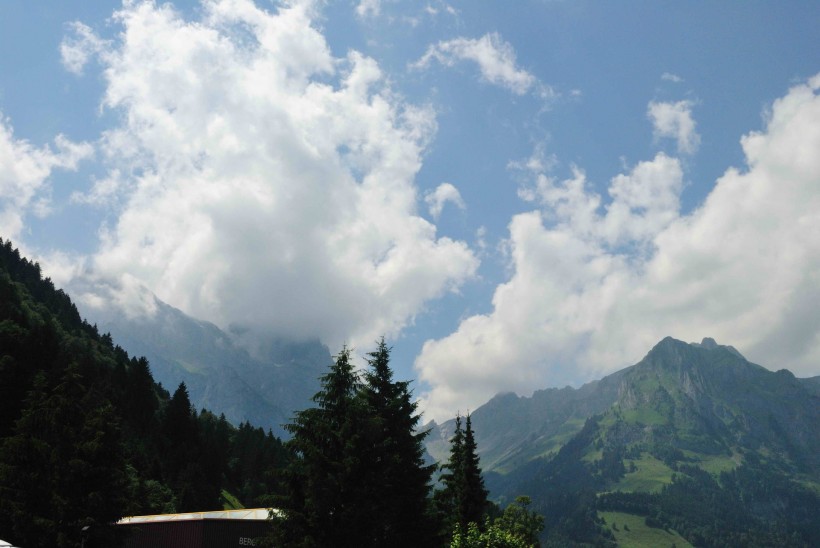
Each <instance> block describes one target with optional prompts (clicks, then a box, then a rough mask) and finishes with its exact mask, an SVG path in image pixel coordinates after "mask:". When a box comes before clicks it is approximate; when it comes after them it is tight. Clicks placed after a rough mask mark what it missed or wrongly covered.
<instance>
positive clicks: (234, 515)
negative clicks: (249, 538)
mask: <svg viewBox="0 0 820 548" xmlns="http://www.w3.org/2000/svg"><path fill="white" fill-rule="evenodd" d="M269 515H270V509H269V508H243V509H241V510H215V511H213V512H188V513H185V514H157V515H153V516H129V517H125V518H122V519H121V520H119V521H118V522H117V524H118V525H128V524H130V523H153V522H158V521H188V520H208V519H214V520H217V519H248V520H266V519H268V516H269ZM0 546H2V544H0Z"/></svg>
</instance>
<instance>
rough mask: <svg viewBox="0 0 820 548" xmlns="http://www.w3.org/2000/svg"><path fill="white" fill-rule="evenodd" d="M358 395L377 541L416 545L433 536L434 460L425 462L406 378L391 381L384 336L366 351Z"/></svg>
mask: <svg viewBox="0 0 820 548" xmlns="http://www.w3.org/2000/svg"><path fill="white" fill-rule="evenodd" d="M367 361H368V364H369V366H370V370H369V371H368V372H367V374H366V375H365V386H364V389H363V391H362V396H363V399H364V401H365V405H366V411H367V413H368V422H367V425H368V434H369V435H368V439H369V440H370V441H371V442H372V446H371V447H372V450H371V451H370V454H369V459H368V467H367V474H368V476H367V478H368V479H367V483H368V484H369V485H371V486H372V494H371V497H370V502H371V512H372V515H373V523H374V524H375V525H376V528H375V530H374V543H375V545H377V546H386V545H391V546H419V545H424V544H426V543H428V542H430V541H431V540H432V539H433V538H434V536H435V533H436V531H435V526H434V523H433V521H432V516H431V513H430V504H429V499H428V497H429V493H430V479H431V476H432V474H433V470H434V468H435V466H428V465H425V463H424V438H425V437H426V436H427V432H426V431H424V432H419V431H417V430H418V426H419V424H418V423H419V420H420V416H419V415H417V414H416V409H417V404H416V403H415V402H413V401H412V394H411V392H410V390H409V382H407V381H394V380H393V371H392V369H391V368H390V349H389V348H388V346H387V344H386V343H385V341H384V338H382V339H381V340H380V341H379V343H378V346H377V348H376V350H375V351H373V352H370V353H369V354H368V360H367Z"/></svg>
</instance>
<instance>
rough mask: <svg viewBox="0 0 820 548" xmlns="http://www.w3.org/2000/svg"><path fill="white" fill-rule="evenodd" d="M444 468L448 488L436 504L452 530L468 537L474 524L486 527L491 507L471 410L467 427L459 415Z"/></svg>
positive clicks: (437, 494) (444, 521)
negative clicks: (462, 424) (486, 516)
mask: <svg viewBox="0 0 820 548" xmlns="http://www.w3.org/2000/svg"><path fill="white" fill-rule="evenodd" d="M444 468H445V469H446V470H447V471H446V472H445V473H444V474H442V477H441V480H442V482H443V483H444V489H442V490H441V491H439V492H437V493H436V497H435V500H436V506H437V509H438V512H439V514H440V515H441V519H442V521H443V523H444V524H445V526H446V527H449V532H452V531H453V530H454V529H455V530H456V531H457V532H458V534H460V535H461V536H464V535H467V533H468V530H469V525H470V523H474V524H476V525H477V526H478V527H483V524H484V517H485V515H486V513H487V510H488V508H489V502H488V500H487V495H488V492H487V489H486V488H485V487H484V479H483V478H482V477H481V466H480V462H479V457H478V452H477V445H476V441H475V433H474V432H473V427H472V421H471V418H470V415H469V413H468V414H467V417H466V419H465V425H464V429H462V427H461V416H460V415H459V416H456V429H455V433H454V434H453V438H452V439H451V440H450V460H449V462H448V463H447V464H445V465H444Z"/></svg>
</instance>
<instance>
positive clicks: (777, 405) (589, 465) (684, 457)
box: [428, 337, 820, 546]
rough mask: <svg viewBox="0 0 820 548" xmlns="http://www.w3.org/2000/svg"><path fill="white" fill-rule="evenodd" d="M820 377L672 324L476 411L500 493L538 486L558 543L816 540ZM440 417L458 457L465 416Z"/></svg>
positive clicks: (442, 442) (534, 492)
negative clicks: (631, 352)
mask: <svg viewBox="0 0 820 548" xmlns="http://www.w3.org/2000/svg"><path fill="white" fill-rule="evenodd" d="M819 387H820V377H813V378H810V379H797V378H795V376H794V375H793V374H792V373H790V372H789V371H787V370H785V369H783V370H780V371H777V372H773V371H770V370H768V369H766V368H764V367H761V366H759V365H755V364H753V363H751V362H749V361H747V360H746V359H745V358H744V357H743V356H742V355H741V354H740V353H739V352H738V351H737V350H735V349H734V348H732V347H731V346H722V345H718V344H717V343H716V342H715V341H714V340H712V339H704V340H703V341H702V342H701V343H685V342H682V341H678V340H675V339H673V338H669V337H668V338H666V339H664V340H662V341H661V342H659V343H658V344H657V345H656V346H655V347H654V348H653V349H652V350H651V351H650V352H649V353H648V354H647V355H646V357H644V358H643V359H642V360H641V361H640V362H638V363H637V364H635V365H633V366H631V367H628V368H626V369H623V370H621V371H618V372H616V373H614V374H612V375H609V376H607V377H604V378H603V379H601V380H599V381H595V382H592V383H589V384H586V385H584V386H582V387H581V388H579V389H573V388H563V389H548V390H541V391H538V392H536V393H535V394H533V396H532V397H529V398H523V397H517V396H515V395H513V394H501V395H498V396H496V397H495V398H493V399H492V400H490V401H489V402H487V403H486V404H485V405H483V406H481V407H479V408H478V409H476V411H475V412H474V413H473V414H472V424H473V428H474V430H475V433H476V439H477V441H478V447H479V453H480V456H481V462H482V466H483V468H484V470H485V477H486V481H487V484H488V487H489V488H490V491H491V494H492V496H493V497H494V498H495V499H496V500H500V501H504V500H510V499H511V498H513V497H515V496H517V495H520V494H526V495H529V496H531V497H532V498H533V501H534V507H535V508H536V509H538V510H539V511H541V513H543V514H544V515H545V516H548V518H547V521H548V528H549V529H550V530H551V533H550V535H551V537H550V538H551V539H552V542H554V543H556V544H561V543H562V542H569V543H575V542H588V543H590V544H595V543H600V542H604V543H606V542H613V541H614V542H617V543H618V544H626V545H630V544H635V545H647V546H649V545H657V544H660V545H663V544H666V545H670V544H672V543H674V544H676V545H678V546H682V545H687V544H688V543H691V544H692V545H696V546H733V545H760V546H816V545H820V544H818V543H820V496H818V493H820V392H819V391H818V388H819ZM430 427H432V431H431V435H430V436H429V437H428V451H429V452H430V453H431V454H432V455H433V456H434V457H435V458H437V459H443V458H446V450H447V447H448V442H447V440H448V438H449V437H450V436H451V435H452V431H453V428H454V424H453V421H448V422H446V423H444V424H442V425H430ZM706 509H708V511H707V510H706ZM551 517H553V518H555V520H556V521H554V522H553V523H550V518H551ZM618 522H620V523H622V524H627V523H631V526H628V529H627V530H624V529H623V528H618V527H617V523H618ZM647 539H654V540H651V541H648V540H647ZM752 541H753V542H752ZM642 543H644V544H642Z"/></svg>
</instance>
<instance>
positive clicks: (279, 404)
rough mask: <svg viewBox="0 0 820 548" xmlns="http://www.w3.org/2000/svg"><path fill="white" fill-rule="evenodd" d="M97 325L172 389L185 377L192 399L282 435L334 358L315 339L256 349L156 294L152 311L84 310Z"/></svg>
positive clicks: (271, 343)
mask: <svg viewBox="0 0 820 548" xmlns="http://www.w3.org/2000/svg"><path fill="white" fill-rule="evenodd" d="M87 317H88V318H89V321H90V322H92V323H97V326H98V328H99V330H100V332H102V333H105V332H110V333H111V335H112V336H113V338H114V340H115V341H117V343H118V344H120V345H121V346H122V347H123V348H124V349H125V350H126V351H127V352H128V353H129V354H131V355H135V356H145V357H146V358H148V361H149V362H150V364H151V371H152V373H153V375H154V378H155V379H156V380H157V381H158V382H160V383H161V384H162V385H163V386H164V387H165V388H166V389H167V390H169V391H171V392H173V391H174V389H175V388H176V387H177V386H178V385H179V383H180V382H185V384H186V386H187V387H188V392H189V394H190V397H191V402H192V404H193V405H194V406H195V407H196V408H197V409H201V408H203V407H205V408H207V409H209V410H210V411H212V412H214V413H217V414H219V413H224V414H225V417H226V418H227V419H228V420H229V421H230V422H232V423H233V424H237V425H238V424H239V423H241V422H243V421H249V422H250V423H251V424H252V425H254V426H261V427H263V428H265V429H271V431H272V432H273V433H274V434H275V435H277V436H280V437H287V433H286V432H285V430H284V429H283V427H282V425H283V424H285V423H287V422H289V420H290V418H291V417H292V416H293V413H294V411H297V410H300V409H304V408H305V407H308V406H309V405H310V404H311V402H310V398H311V397H312V396H313V395H314V394H315V393H316V390H318V388H319V382H318V378H319V376H320V375H322V374H323V373H324V372H325V370H326V368H327V366H328V364H330V363H331V357H330V352H329V351H328V349H327V347H325V346H323V345H322V344H320V343H319V342H318V341H303V342H297V341H289V340H285V339H280V338H275V337H269V338H268V339H266V340H264V341H263V342H262V343H260V344H257V346H256V349H255V350H256V351H255V352H254V355H253V356H251V355H250V354H249V353H248V352H247V351H246V350H245V349H244V347H242V346H240V345H239V344H237V342H236V339H237V335H236V334H228V333H225V332H223V331H222V330H220V329H219V328H218V327H216V326H215V325H213V324H211V323H208V322H203V321H200V320H196V319H194V318H191V317H190V316H187V315H186V314H184V313H183V312H182V311H180V310H178V309H176V308H173V307H172V306H169V305H168V304H165V303H163V302H161V301H159V300H157V301H156V311H155V313H154V314H153V315H152V316H150V317H143V318H131V319H129V318H128V317H126V316H125V315H114V314H107V315H103V314H100V313H97V312H95V311H94V310H89V311H87Z"/></svg>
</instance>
